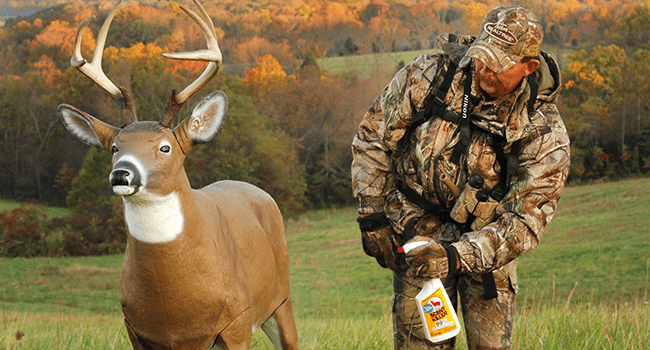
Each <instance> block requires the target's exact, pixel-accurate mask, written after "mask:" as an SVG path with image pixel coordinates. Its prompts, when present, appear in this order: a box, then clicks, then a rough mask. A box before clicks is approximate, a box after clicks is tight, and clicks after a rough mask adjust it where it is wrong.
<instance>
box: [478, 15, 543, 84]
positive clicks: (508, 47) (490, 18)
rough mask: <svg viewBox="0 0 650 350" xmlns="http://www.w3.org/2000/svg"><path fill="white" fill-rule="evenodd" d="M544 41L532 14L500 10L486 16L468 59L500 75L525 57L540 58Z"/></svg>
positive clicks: (539, 25) (540, 26)
mask: <svg viewBox="0 0 650 350" xmlns="http://www.w3.org/2000/svg"><path fill="white" fill-rule="evenodd" d="M543 40H544V31H543V29H542V24H541V23H540V21H539V20H538V19H537V17H536V16H535V15H534V14H533V13H532V12H530V11H528V10H526V9H525V8H522V7H519V6H515V5H506V6H499V7H497V8H494V9H492V10H491V11H490V12H488V14H487V15H486V16H485V19H484V20H483V23H482V24H481V31H480V32H479V34H478V36H477V37H476V40H475V41H474V43H473V44H472V46H471V47H470V49H469V51H467V54H466V56H467V57H473V58H477V59H479V60H481V61H482V62H483V63H485V64H486V65H487V66H488V68H490V70H492V71H493V72H495V73H501V72H503V71H505V70H507V69H508V68H510V67H512V66H514V65H515V64H516V63H517V62H519V60H521V59H522V58H524V57H537V55H539V51H540V49H541V47H542V41H543Z"/></svg>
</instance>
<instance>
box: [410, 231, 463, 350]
mask: <svg viewBox="0 0 650 350" xmlns="http://www.w3.org/2000/svg"><path fill="white" fill-rule="evenodd" d="M427 243H428V242H424V241H420V242H412V243H407V244H405V245H404V246H403V247H402V248H403V250H404V252H405V253H408V251H409V250H411V249H414V248H415V247H419V246H421V245H424V244H427ZM415 300H416V301H417V306H418V311H419V312H420V317H421V319H422V326H423V327H424V329H425V331H424V335H425V336H426V338H427V339H428V340H429V341H432V342H434V343H437V342H441V341H443V340H447V339H449V338H453V337H455V336H456V335H458V333H459V332H460V322H459V321H458V316H457V315H456V312H455V311H454V306H453V305H452V304H451V301H450V300H449V296H448V295H447V291H446V290H445V286H444V285H443V284H442V282H441V281H440V279H437V278H436V279H432V280H429V281H425V282H424V285H423V286H422V290H421V291H420V293H418V295H416V296H415Z"/></svg>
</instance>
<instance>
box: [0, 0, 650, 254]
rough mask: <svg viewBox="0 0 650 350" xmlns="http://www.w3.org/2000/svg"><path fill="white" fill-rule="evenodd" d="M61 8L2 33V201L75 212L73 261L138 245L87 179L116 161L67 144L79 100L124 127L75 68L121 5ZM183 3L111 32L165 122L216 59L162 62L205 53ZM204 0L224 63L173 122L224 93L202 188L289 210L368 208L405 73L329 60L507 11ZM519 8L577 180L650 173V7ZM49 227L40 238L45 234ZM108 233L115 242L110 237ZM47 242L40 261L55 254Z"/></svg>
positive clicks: (153, 116) (118, 70) (573, 0)
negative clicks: (226, 105)
mask: <svg viewBox="0 0 650 350" xmlns="http://www.w3.org/2000/svg"><path fill="white" fill-rule="evenodd" d="M28 2H29V1H28ZM47 2H48V1H39V4H42V3H47ZM49 3H50V4H52V5H53V6H54V5H57V6H56V7H53V8H50V9H46V10H43V11H41V12H39V13H37V14H36V15H33V16H30V17H27V18H17V19H8V20H7V21H6V24H5V27H4V28H0V66H2V67H3V70H2V71H0V168H1V169H2V172H1V173H0V197H2V198H9V199H15V200H20V201H32V200H35V201H39V202H43V203H47V204H52V205H59V206H65V205H68V206H69V207H70V208H72V209H73V211H74V212H75V215H73V216H71V217H69V218H66V219H65V220H63V221H61V222H59V223H60V224H61V225H62V226H61V227H63V228H62V229H61V231H56V232H58V233H57V236H56V237H58V238H56V239H57V240H58V241H57V240H55V239H54V238H51V240H50V244H51V245H52V247H54V246H61V245H60V244H59V243H60V242H67V243H62V244H64V246H65V247H66V248H65V249H64V250H63V251H65V252H66V254H96V253H106V252H111V251H115V250H119V249H120V247H121V246H122V244H123V236H120V235H121V234H122V233H123V232H122V233H120V232H121V231H119V230H118V229H117V227H119V226H121V225H122V222H120V221H119V219H120V214H119V208H120V203H119V198H117V197H115V196H113V195H112V194H111V193H110V188H108V182H107V180H106V176H107V173H106V171H103V172H98V173H95V174H93V175H92V176H90V177H88V178H86V180H83V181H81V180H80V178H81V179H83V176H84V172H83V171H82V170H83V169H87V168H88V167H90V168H93V169H95V170H97V169H100V168H101V169H103V168H102V167H103V166H106V164H108V163H109V161H108V160H104V161H103V162H104V164H103V165H102V163H101V162H102V161H101V160H99V159H97V158H95V157H94V154H93V153H92V152H89V151H88V148H87V146H85V145H82V144H81V143H80V142H78V141H77V140H75V139H74V138H73V137H71V136H70V135H68V134H67V132H65V131H64V130H63V127H62V125H61V123H60V121H59V120H58V119H57V112H56V107H57V105H58V104H60V103H63V102H65V103H69V104H72V105H74V106H76V107H78V108H80V109H81V110H84V111H87V112H88V113H90V114H92V115H93V116H95V117H98V118H100V119H102V120H103V121H105V122H107V123H110V124H113V125H115V124H117V123H118V121H117V113H116V110H115V106H114V104H113V102H112V100H111V99H110V98H109V97H108V96H107V95H106V93H105V92H104V91H103V90H101V89H100V88H99V87H97V86H96V85H95V84H93V83H92V82H91V81H90V80H89V79H87V78H86V77H84V76H83V75H82V74H80V73H79V72H77V71H76V70H74V69H72V68H70V63H69V60H70V56H71V53H72V46H73V42H74V36H75V32H76V28H77V25H78V24H79V22H81V21H82V20H83V19H85V18H87V17H88V16H91V15H96V16H97V18H96V20H95V21H93V22H92V23H91V24H90V26H89V27H88V28H86V30H85V32H84V33H83V40H82V43H83V44H82V48H81V51H82V54H83V56H84V57H86V58H90V57H92V54H93V49H94V46H95V39H94V37H95V35H96V33H97V31H98V29H99V26H100V25H101V23H102V21H103V19H104V18H105V16H106V14H107V13H108V11H109V10H110V9H111V8H112V6H113V5H114V4H115V2H114V1H106V0H100V1H91V2H86V1H80V0H76V1H60V0H52V1H50V2H49ZM179 3H186V4H189V0H179V1H168V0H157V1H129V2H127V4H126V5H125V6H123V7H122V8H121V9H120V11H119V12H118V14H117V15H116V17H115V19H114V21H113V24H112V26H111V29H110V31H109V35H108V40H107V45H106V49H105V51H104V56H103V69H104V71H105V72H106V74H107V76H109V77H110V78H111V80H113V81H114V82H115V83H116V84H117V85H118V86H125V87H126V88H127V89H128V90H129V91H130V92H131V93H132V94H133V97H134V99H135V102H136V103H135V104H136V107H137V115H138V117H139V118H140V120H158V118H159V117H160V115H161V114H162V112H163V110H164V107H165V103H166V101H167V100H168V98H169V95H170V93H171V91H172V89H177V91H178V90H179V89H182V88H183V87H184V86H187V84H189V83H190V82H192V81H193V80H194V79H195V78H196V77H197V75H198V74H200V72H201V71H202V70H203V69H204V67H205V65H206V64H207V63H205V62H191V61H174V60H167V59H163V58H162V57H161V54H162V53H163V52H182V51H194V50H197V49H201V48H203V47H204V45H205V39H204V38H203V34H202V33H201V30H200V29H199V28H198V27H197V26H196V25H195V24H194V23H193V22H192V20H191V19H189V18H187V16H185V15H184V14H183V13H182V11H181V9H180V7H179ZM203 3H204V6H205V8H206V10H207V12H208V13H209V15H210V17H211V18H212V19H213V21H214V23H215V26H216V28H217V37H218V41H219V45H220V48H221V50H222V53H223V58H224V64H223V66H222V69H221V73H220V74H219V75H218V76H217V78H216V79H214V81H212V82H211V83H210V84H209V85H208V86H207V87H205V88H204V89H203V90H202V91H201V93H199V96H196V97H194V98H193V99H192V100H191V101H190V102H189V103H188V104H187V105H186V106H185V107H183V109H182V110H181V111H180V113H179V114H178V117H177V120H175V121H174V123H177V122H178V121H179V120H180V119H181V118H184V117H185V116H187V115H188V114H189V112H190V110H191V108H192V107H193V105H194V104H195V103H197V102H198V101H199V100H200V98H202V97H203V96H205V94H207V93H209V92H211V91H213V90H217V89H220V90H224V91H225V92H226V93H227V94H228V96H229V101H230V110H229V113H228V116H227V121H226V125H225V127H224V129H223V131H222V133H220V134H219V135H218V136H217V137H216V138H215V140H212V141H211V142H210V143H209V144H208V145H205V146H203V147H200V148H197V150H196V151H194V152H192V153H190V155H189V157H188V159H187V161H186V167H187V168H188V176H189V177H190V181H191V182H192V185H193V186H195V187H199V186H203V185H206V184H208V183H211V182H213V181H215V180H218V179H225V178H230V179H238V180H243V181H248V182H251V183H254V184H256V185H258V186H260V187H262V188H264V189H265V190H267V191H268V192H270V193H271V194H272V195H273V196H274V198H276V200H277V201H278V202H279V204H280V206H281V208H282V210H283V212H284V213H285V214H289V215H290V214H292V213H296V212H299V211H301V210H305V209H307V208H311V207H326V206H331V205H349V204H353V203H354V201H353V199H352V198H351V192H350V177H349V167H350V162H351V154H350V148H349V147H350V146H349V145H350V142H351V140H352V137H353V135H354V134H355V133H356V127H357V125H358V122H359V120H360V119H361V117H362V116H363V114H364V112H365V110H366V109H367V108H368V107H369V106H370V105H371V103H372V101H373V100H374V98H375V97H376V96H377V95H378V94H379V93H380V91H381V90H382V89H383V87H384V86H385V85H386V84H387V83H388V82H389V81H390V77H391V76H392V75H393V74H394V73H395V71H394V69H395V67H394V66H391V67H377V69H375V70H374V71H373V73H372V74H370V75H368V76H359V75H356V74H355V73H352V72H353V71H354V70H353V69H351V70H350V72H349V73H344V74H333V73H332V72H328V71H326V70H323V69H321V68H320V67H319V66H318V63H317V59H320V58H324V57H335V56H350V57H354V56H356V55H362V54H363V55H365V54H373V53H383V52H396V51H404V50H419V51H428V52H431V51H433V50H438V48H437V47H435V38H436V37H437V36H438V35H439V34H442V33H461V34H476V33H478V30H479V25H480V22H481V20H482V18H483V16H484V14H485V13H486V12H487V11H488V10H489V9H491V8H493V7H495V6H497V5H499V4H501V3H502V2H500V1H494V0H487V1H476V0H462V1H445V0H433V1H419V0H402V1H385V0H349V1H306V0H295V1H290V2H287V1H240V0H223V1H203ZM515 3H519V4H521V5H523V6H526V7H528V8H530V9H531V10H532V11H533V12H535V13H536V14H537V15H538V17H539V18H540V20H541V21H542V23H543V24H544V27H545V45H544V47H543V48H544V50H546V51H548V52H550V53H551V54H552V55H554V56H555V57H556V59H557V61H558V62H559V63H560V65H561V67H562V75H563V90H562V91H561V96H560V99H559V106H560V110H561V113H562V116H563V118H564V120H565V122H566V125H567V128H568V131H569V134H570V136H571V140H572V167H571V175H570V177H569V181H573V182H587V181H593V180H602V179H614V178H622V177H626V176H637V175H647V174H648V173H650V117H649V115H650V46H649V44H648V43H649V42H650V10H649V9H648V6H647V4H646V3H645V2H643V1H640V0H639V1H635V0H583V1H578V0H566V1H552V0H545V1H537V2H532V1H515ZM349 62H353V61H352V60H350V61H349ZM404 63H406V64H407V63H408V62H404ZM352 68H353V67H352ZM93 164H94V165H93ZM85 176H87V173H86V175H85ZM91 183H92V186H89V185H90V184H91ZM105 192H108V193H107V194H106V195H105V196H106V197H105V198H106V199H105V200H104V199H101V198H100V197H102V198H103V196H104V195H102V196H98V195H96V194H97V193H105ZM71 194H73V195H72V196H71ZM73 197H74V198H73ZM84 198H86V199H84ZM82 199H83V200H82ZM91 199H93V200H95V201H94V202H93V201H91ZM79 201H81V202H79ZM79 203H83V204H79ZM91 207H92V208H93V210H94V211H95V212H93V210H89V208H91ZM21 210H22V211H17V212H15V213H13V214H11V215H9V214H6V215H5V214H3V215H5V216H2V218H3V219H2V220H4V221H6V222H13V223H16V225H17V226H16V227H31V226H29V225H33V224H34V223H36V222H39V220H41V221H43V220H45V221H48V220H46V219H43V218H42V216H41V215H40V214H39V213H38V212H37V211H34V210H35V209H31V208H23V209H21ZM33 218H36V219H33ZM35 220H36V221H35ZM50 221H51V220H50ZM18 222H22V223H24V225H23V226H20V225H19V224H17V223H18ZM25 225H27V226H25ZM7 227H8V226H7ZM43 227H45V226H39V227H38V229H37V228H36V227H32V228H33V230H32V231H33V232H37V231H38V230H40V232H43ZM16 230H18V229H16ZM27 230H29V229H27ZM107 230H111V232H114V233H112V234H108V236H107V233H106V231H107ZM7 232H9V233H7ZM16 232H17V231H7V229H4V231H3V234H5V235H9V236H7V237H10V239H13V240H15V239H14V238H11V237H14V236H15V235H16ZM21 232H22V231H21ZM25 234H27V233H25ZM31 234H32V233H29V234H27V236H26V237H27V238H28V239H33V240H35V242H36V241H38V242H40V241H39V240H40V239H41V238H42V237H49V235H47V234H43V235H41V236H39V237H41V238H36V236H34V237H31V236H29V235H31ZM12 235H14V236H12ZM20 235H21V236H22V235H23V233H21V234H20ZM33 235H36V233H34V234H33ZM52 237H54V236H52ZM7 242H8V241H7ZM43 242H44V241H43ZM53 242H54V243H53ZM56 242H59V243H56ZM41 243H42V242H41ZM34 244H35V245H34V247H36V248H34V249H37V250H38V249H40V250H38V251H39V252H40V253H38V254H56V253H48V250H47V249H48V248H43V247H45V246H39V245H38V244H40V243H38V244H36V243H34ZM57 244H58V245H57ZM38 247H41V248H38ZM52 249H54V248H52ZM57 251H59V252H61V251H62V250H57ZM25 254H27V253H25Z"/></svg>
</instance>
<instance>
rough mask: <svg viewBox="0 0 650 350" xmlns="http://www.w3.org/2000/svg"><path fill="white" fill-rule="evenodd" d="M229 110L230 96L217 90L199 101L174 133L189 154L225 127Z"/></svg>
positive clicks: (184, 150)
mask: <svg viewBox="0 0 650 350" xmlns="http://www.w3.org/2000/svg"><path fill="white" fill-rule="evenodd" d="M227 111H228V97H227V96H226V94H225V93H223V92H222V91H215V92H213V93H211V94H210V95H208V96H206V97H205V98H204V99H203V100H202V101H201V102H199V104H198V105H196V107H194V110H193V111H192V114H190V116H189V117H187V118H185V120H183V121H182V122H181V123H180V124H178V126H177V127H176V128H175V129H174V135H176V138H177V139H178V142H179V143H180V144H181V148H182V149H183V152H184V153H185V154H187V153H188V152H189V151H190V150H191V149H192V148H193V147H194V146H196V145H198V144H201V143H206V142H208V141H210V140H211V139H212V138H213V137H214V136H215V135H216V134H217V133H218V132H219V130H221V128H222V127H223V123H224V121H225V119H226V112H227Z"/></svg>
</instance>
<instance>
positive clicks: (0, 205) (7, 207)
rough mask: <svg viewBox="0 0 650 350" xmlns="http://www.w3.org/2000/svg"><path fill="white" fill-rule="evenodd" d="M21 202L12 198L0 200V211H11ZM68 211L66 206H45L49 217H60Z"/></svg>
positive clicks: (18, 206)
mask: <svg viewBox="0 0 650 350" xmlns="http://www.w3.org/2000/svg"><path fill="white" fill-rule="evenodd" d="M21 204H24V203H19V202H16V201H13V200H0V212H2V211H11V210H14V209H16V208H20V206H21ZM69 213H70V210H69V209H67V208H58V207H47V208H45V214H47V216H48V217H50V218H60V217H62V216H65V215H67V214H69Z"/></svg>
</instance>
